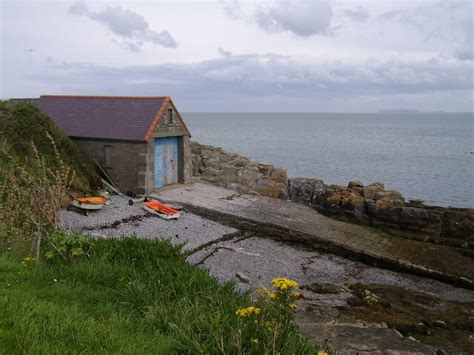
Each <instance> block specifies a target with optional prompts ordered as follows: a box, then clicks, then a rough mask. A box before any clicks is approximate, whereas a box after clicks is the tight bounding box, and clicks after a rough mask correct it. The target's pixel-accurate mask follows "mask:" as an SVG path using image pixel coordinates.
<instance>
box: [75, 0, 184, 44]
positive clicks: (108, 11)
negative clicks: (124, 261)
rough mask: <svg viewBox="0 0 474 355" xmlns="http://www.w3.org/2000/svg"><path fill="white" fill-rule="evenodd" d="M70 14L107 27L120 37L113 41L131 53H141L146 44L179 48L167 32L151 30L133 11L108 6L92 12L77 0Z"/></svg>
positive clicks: (143, 19)
mask: <svg viewBox="0 0 474 355" xmlns="http://www.w3.org/2000/svg"><path fill="white" fill-rule="evenodd" d="M69 13H70V14H72V15H77V16H84V17H87V18H89V19H90V20H93V21H96V22H99V23H101V24H102V25H104V26H106V27H107V28H108V29H109V30H110V31H111V32H112V33H113V34H114V35H116V36H117V37H118V39H114V40H113V41H114V42H115V43H117V44H119V45H120V46H122V47H124V48H127V49H129V50H131V51H139V50H140V48H141V46H142V45H143V43H145V42H148V43H152V44H154V45H158V46H162V47H165V48H175V47H177V46H178V43H177V42H176V40H175V39H174V38H173V37H172V36H171V35H170V34H169V33H168V32H167V31H161V32H157V31H154V30H151V29H150V28H149V24H148V22H147V21H146V20H145V18H144V17H143V16H142V15H140V14H138V13H136V12H133V11H131V10H127V9H122V8H121V7H110V6H108V7H106V8H104V9H102V10H100V11H91V10H90V9H89V8H88V6H87V4H86V3H85V1H83V0H77V1H76V2H75V3H74V4H73V5H72V6H71V7H70V8H69Z"/></svg>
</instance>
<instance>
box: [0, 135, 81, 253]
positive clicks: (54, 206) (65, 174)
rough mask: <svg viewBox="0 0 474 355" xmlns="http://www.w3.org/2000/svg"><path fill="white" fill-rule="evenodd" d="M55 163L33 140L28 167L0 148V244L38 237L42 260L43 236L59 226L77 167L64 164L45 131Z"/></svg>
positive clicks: (17, 243)
mask: <svg viewBox="0 0 474 355" xmlns="http://www.w3.org/2000/svg"><path fill="white" fill-rule="evenodd" d="M45 140H48V141H49V144H50V145H51V147H52V148H51V150H52V151H53V152H54V158H55V164H48V162H47V161H46V159H45V158H44V157H43V156H41V155H40V153H39V151H38V149H37V148H36V146H35V144H34V143H31V150H32V152H33V157H34V159H30V161H29V163H30V165H29V166H28V168H27V167H26V166H25V165H23V164H21V163H20V162H18V160H17V159H15V157H13V156H11V155H10V154H9V152H8V151H6V150H5V149H3V150H2V151H0V156H1V157H2V160H0V167H1V168H2V175H0V244H3V246H5V245H8V246H16V247H18V246H25V243H28V242H32V241H36V247H35V249H36V260H37V261H39V257H40V246H41V239H42V236H43V235H44V234H45V233H46V231H47V230H48V229H51V228H58V227H59V225H60V221H59V210H60V207H61V200H62V198H63V197H64V195H65V194H66V192H67V191H68V189H69V188H70V186H71V183H72V181H73V179H74V171H73V170H72V169H71V167H70V166H68V165H65V164H64V162H63V161H62V159H61V156H60V154H59V151H58V150H57V148H56V144H55V142H54V140H53V138H52V137H51V136H50V135H49V134H48V133H46V136H45Z"/></svg>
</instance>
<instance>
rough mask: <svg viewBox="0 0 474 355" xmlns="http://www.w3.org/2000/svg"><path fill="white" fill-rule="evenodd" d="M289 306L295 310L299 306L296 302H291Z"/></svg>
mask: <svg viewBox="0 0 474 355" xmlns="http://www.w3.org/2000/svg"><path fill="white" fill-rule="evenodd" d="M288 307H290V308H291V309H292V310H294V311H295V310H296V308H297V307H298V306H297V305H296V304H294V303H290V304H289V305H288Z"/></svg>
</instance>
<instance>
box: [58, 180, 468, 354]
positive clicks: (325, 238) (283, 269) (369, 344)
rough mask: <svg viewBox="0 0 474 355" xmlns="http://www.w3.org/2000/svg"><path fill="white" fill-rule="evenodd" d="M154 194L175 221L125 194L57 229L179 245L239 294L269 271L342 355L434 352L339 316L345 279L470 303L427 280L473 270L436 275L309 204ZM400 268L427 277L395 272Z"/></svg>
mask: <svg viewBox="0 0 474 355" xmlns="http://www.w3.org/2000/svg"><path fill="white" fill-rule="evenodd" d="M156 197H157V198H159V199H160V200H162V201H166V202H168V203H175V204H176V203H177V204H181V205H183V206H185V208H186V212H185V213H184V215H183V216H182V218H180V219H179V220H178V221H164V220H161V219H159V218H156V217H151V216H150V215H148V214H146V212H145V211H144V210H142V209H141V206H140V204H136V205H134V206H129V205H128V204H127V201H128V199H127V198H123V197H118V196H116V197H114V198H113V200H112V204H111V205H110V206H107V208H104V209H103V210H101V211H99V212H98V213H96V214H91V215H90V216H88V217H84V216H82V215H79V214H77V213H74V212H68V211H64V212H63V226H64V228H66V229H73V230H82V231H83V232H85V233H87V234H89V235H92V236H96V237H117V236H130V235H136V236H137V237H144V238H145V237H146V238H157V239H169V240H171V242H173V243H183V242H185V243H187V244H186V245H185V247H184V249H185V250H187V251H188V252H189V253H190V254H189V256H188V261H189V262H190V263H192V264H194V265H198V266H200V267H205V268H208V269H209V271H210V273H211V275H213V276H214V277H216V278H217V279H218V280H220V281H228V280H236V281H237V282H238V283H237V287H238V288H239V289H241V290H249V289H252V288H255V287H259V286H267V287H269V286H270V285H271V280H272V279H273V278H275V277H289V278H291V279H294V280H297V281H298V282H299V283H300V285H302V290H301V291H302V293H303V295H304V297H305V298H304V300H302V306H301V307H300V310H299V311H298V322H299V324H300V326H301V329H302V332H303V333H304V334H305V335H306V336H308V337H310V339H311V340H313V341H314V342H316V343H318V344H320V343H322V342H324V341H328V342H329V343H330V344H331V346H332V347H333V348H335V349H336V350H339V351H341V352H342V353H347V354H356V353H358V354H419V353H435V352H436V350H439V349H437V348H436V347H433V346H427V345H423V344H421V343H419V342H417V341H416V340H414V339H410V338H406V337H403V336H402V335H401V334H400V333H399V332H398V331H397V330H395V329H391V328H388V327H387V325H386V324H384V323H383V322H378V323H367V322H360V321H357V319H354V318H353V317H348V316H347V315H345V314H342V313H341V312H340V311H339V307H341V306H345V305H347V300H348V299H349V298H350V297H352V293H351V290H350V289H349V288H348V287H347V285H351V284H357V283H362V284H377V285H388V286H394V287H395V286H396V287H398V288H403V289H407V290H413V291H421V292H424V293H426V294H429V295H431V296H433V297H436V298H439V299H440V300H447V301H456V302H462V304H466V305H467V304H468V302H474V292H472V291H470V290H468V289H465V288H459V287H455V286H451V285H448V284H446V283H444V282H440V281H437V280H434V279H433V277H435V278H437V279H443V278H444V279H446V281H450V282H452V283H454V284H459V283H461V284H463V283H466V281H463V279H460V278H461V277H465V276H461V275H472V274H470V273H469V272H472V270H469V269H466V270H467V272H465V271H466V270H455V272H454V273H453V274H448V276H447V277H446V276H443V275H444V272H442V271H439V270H434V269H433V270H431V267H426V266H424V265H422V264H421V265H419V264H418V263H417V260H413V259H412V256H411V255H412V254H409V256H408V260H406V258H405V259H402V258H401V256H399V255H397V254H396V253H397V252H398V253H401V251H400V248H393V244H392V243H393V241H392V240H391V239H389V238H388V237H387V236H382V237H381V236H380V235H379V234H378V233H377V232H374V231H370V230H368V229H366V228H364V227H360V226H356V225H352V224H347V223H343V222H338V221H335V220H332V219H329V218H326V217H324V216H322V215H320V214H318V213H317V212H316V211H314V210H313V209H311V208H309V207H306V206H302V205H296V204H294V203H291V202H287V201H282V200H276V199H267V198H263V197H258V196H249V195H238V194H237V193H236V192H235V191H231V190H226V189H222V188H218V187H214V186H210V185H206V184H201V183H196V184H194V185H191V186H177V187H174V188H170V189H167V190H165V191H161V192H159V193H157V194H156ZM394 254H395V255H394ZM346 257H349V258H350V259H353V260H349V259H348V258H346ZM357 259H358V260H357ZM361 261H362V262H361ZM374 264H377V265H378V266H380V265H382V266H384V268H379V267H378V266H375V265H374ZM465 265H467V266H466V268H467V267H470V266H469V265H471V264H465ZM388 268H391V269H392V270H389V269H388ZM400 269H402V270H405V271H410V272H412V273H413V272H414V273H418V274H423V275H425V276H432V277H430V278H427V277H420V276H416V275H410V274H406V273H400V272H397V271H396V270H400ZM457 272H459V273H457ZM466 280H468V281H469V278H466ZM469 285H470V284H469V282H467V286H469ZM316 286H317V287H316ZM321 287H322V288H323V289H324V292H321ZM328 289H329V292H327V291H328ZM473 316H474V313H473ZM473 319H474V318H473Z"/></svg>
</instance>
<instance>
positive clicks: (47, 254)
mask: <svg viewBox="0 0 474 355" xmlns="http://www.w3.org/2000/svg"><path fill="white" fill-rule="evenodd" d="M45 256H46V259H49V260H51V259H52V258H54V252H53V251H52V250H48V251H47V252H46V254H45Z"/></svg>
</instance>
